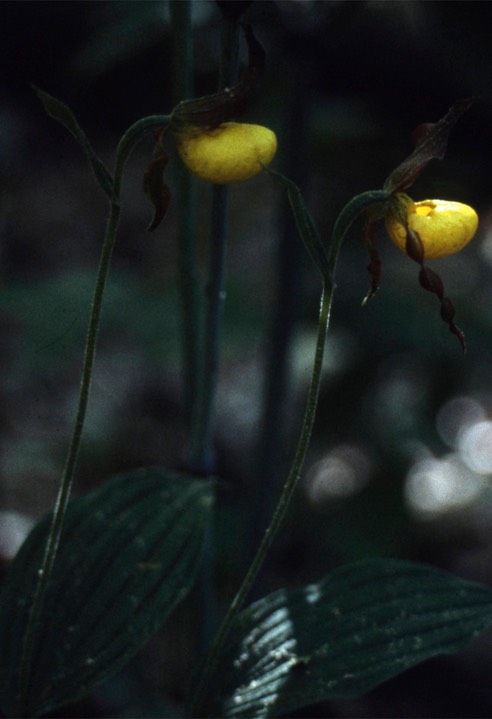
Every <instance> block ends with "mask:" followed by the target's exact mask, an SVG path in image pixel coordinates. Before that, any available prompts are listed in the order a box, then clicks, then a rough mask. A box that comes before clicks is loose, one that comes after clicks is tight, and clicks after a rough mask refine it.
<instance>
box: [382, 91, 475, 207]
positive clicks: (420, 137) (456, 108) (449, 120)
mask: <svg viewBox="0 0 492 719" xmlns="http://www.w3.org/2000/svg"><path fill="white" fill-rule="evenodd" d="M472 103H473V100H472V99H470V98H468V99H466V100H458V102H455V103H454V105H453V106H452V107H451V108H450V109H449V110H448V112H447V113H446V114H445V115H444V117H442V118H441V119H440V120H439V121H438V122H426V123H423V124H422V125H419V126H418V127H417V128H416V130H414V132H413V135H412V138H413V140H414V142H415V149H414V151H413V152H412V154H411V155H409V156H408V157H407V158H406V159H405V160H404V161H403V162H402V163H401V164H400V165H398V167H397V168H396V169H395V170H393V172H392V173H391V174H390V176H389V177H388V178H387V180H386V182H385V183H384V189H385V190H387V191H388V192H391V193H394V192H401V191H402V190H405V189H406V188H407V187H410V186H411V185H413V183H414V182H415V180H416V179H417V177H418V176H419V175H420V173H421V172H422V170H423V169H424V168H425V167H426V166H427V165H428V164H429V162H430V161H431V160H442V159H443V157H444V153H445V152H446V146H447V144H448V138H449V135H450V133H451V130H452V129H453V127H454V126H455V124H456V123H457V122H458V120H459V119H460V117H461V116H462V115H463V113H464V112H466V110H468V108H469V107H470V106H471V104H472Z"/></svg>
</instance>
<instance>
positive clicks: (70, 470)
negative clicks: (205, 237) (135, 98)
mask: <svg viewBox="0 0 492 719" xmlns="http://www.w3.org/2000/svg"><path fill="white" fill-rule="evenodd" d="M168 122H169V117H168V116H166V115H161V116H150V117H147V118H143V119H142V120H139V121H138V122H137V123H135V124H134V125H132V127H130V129H129V130H128V131H127V132H126V133H125V135H124V136H123V137H122V139H121V141H120V143H119V145H118V151H117V159H116V168H115V174H114V191H113V197H112V200H111V211H110V215H109V219H108V222H107V226H106V233H105V236H104V241H103V247H102V251H101V257H100V260H99V267H98V271H97V277H96V284H95V288H94V294H93V298H92V305H91V312H90V318H89V325H88V329H87V336H86V343H85V350H84V359H83V367H82V377H81V382H80V391H79V401H78V406H77V412H76V416H75V424H74V429H73V433H72V438H71V441H70V444H69V448H68V453H67V458H66V461H65V467H64V470H63V474H62V477H61V480H60V487H59V490H58V495H57V498H56V502H55V507H54V510H53V516H52V521H51V526H50V529H49V533H48V538H47V542H46V547H45V550H44V554H43V559H42V562H41V566H40V567H39V569H38V581H37V583H36V586H35V589H34V595H33V599H32V604H31V608H30V611H29V617H28V621H27V626H26V631H25V634H24V638H23V645H22V654H21V659H20V664H19V694H18V701H17V712H16V716H19V717H22V716H26V715H28V711H27V710H28V706H27V702H28V690H29V680H30V676H31V670H32V660H33V651H34V640H35V634H36V630H37V627H38V624H39V618H40V614H41V610H42V608H43V601H44V597H45V593H46V588H47V586H48V582H49V579H50V575H51V572H52V570H53V566H54V563H55V557H56V552H57V549H58V544H59V542H60V536H61V532H62V528H63V521H64V518H65V513H66V510H67V505H68V501H69V499H70V493H71V489H72V485H73V477H74V473H75V467H76V464H77V458H78V454H79V449H80V441H81V438H82V431H83V428H84V422H85V416H86V412H87V404H88V401H89V395H90V388H91V380H92V370H93V367H94V358H95V354H96V345H97V336H98V333H99V325H100V320H101V312H102V306H103V299H104V290H105V287H106V280H107V278H108V273H109V266H110V263H111V256H112V253H113V247H114V243H115V239H116V233H117V230H118V224H119V219H120V213H121V206H120V193H121V182H122V178H123V171H124V168H125V164H126V160H127V159H128V156H129V154H130V152H131V150H132V149H133V147H134V146H135V144H136V142H138V140H140V138H141V137H142V135H143V134H144V133H145V132H146V131H147V130H148V129H151V128H153V127H162V126H163V125H166V124H167V123H168Z"/></svg>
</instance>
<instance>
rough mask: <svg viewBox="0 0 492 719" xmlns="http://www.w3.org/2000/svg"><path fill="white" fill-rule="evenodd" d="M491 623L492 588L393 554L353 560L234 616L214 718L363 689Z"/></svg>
mask: <svg viewBox="0 0 492 719" xmlns="http://www.w3.org/2000/svg"><path fill="white" fill-rule="evenodd" d="M491 623H492V591H491V590H490V589H489V588H487V587H484V586H481V585H479V584H475V583H472V582H467V581H463V580H461V579H458V578H456V577H454V576H452V575H450V574H447V573H445V572H442V571H438V570H436V569H433V568H431V567H427V566H423V565H419V564H414V563H411V562H400V561H395V560H368V561H364V562H359V563H356V564H351V565H347V566H345V567H341V568H340V569H338V570H336V571H335V572H333V573H332V574H330V575H329V576H328V577H327V578H326V579H324V580H323V581H322V582H320V583H319V584H313V585H307V586H305V587H300V588H297V589H291V590H288V589H283V590H280V591H278V592H275V593H274V594H271V595H269V596H267V597H265V598H264V599H261V600H260V601H258V602H256V603H255V604H253V605H252V606H251V607H249V608H248V609H246V610H245V611H244V612H243V613H242V614H241V615H239V617H238V618H237V620H236V623H235V626H234V628H233V630H232V632H231V634H230V636H229V639H228V644H227V647H226V649H225V651H224V655H223V657H222V660H221V664H220V666H219V669H218V671H217V676H218V677H220V679H219V680H216V683H213V685H212V687H211V689H210V699H209V702H210V707H209V710H208V713H207V716H223V717H271V716H276V715H277V714H280V713H285V712H288V711H292V710H294V709H296V708H299V707H302V706H306V705H308V704H312V703H314V702H318V701H323V700H329V699H334V698H342V697H353V696H357V695H360V694H363V693H364V692H366V691H369V690H370V689H372V688H374V687H376V686H377V685H379V684H381V683H382V682H384V681H385V680H387V679H389V678H391V677H393V676H396V675H397V674H400V673H401V672H402V671H404V670H405V669H408V668H409V667H411V666H413V665H415V664H418V663H420V662H422V661H424V660H426V659H429V658H430V657H434V656H436V655H440V654H453V653H455V652H458V651H460V650H461V649H463V648H464V647H465V646H466V645H467V644H468V643H469V642H470V640H471V639H473V637H475V636H477V635H478V634H479V633H480V632H481V631H482V630H483V629H484V628H485V627H487V626H488V625H490V624H491Z"/></svg>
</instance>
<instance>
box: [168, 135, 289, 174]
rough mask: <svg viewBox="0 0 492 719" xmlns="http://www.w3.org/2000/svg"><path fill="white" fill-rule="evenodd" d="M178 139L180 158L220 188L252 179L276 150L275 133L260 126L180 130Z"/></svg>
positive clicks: (195, 171)
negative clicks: (220, 186)
mask: <svg viewBox="0 0 492 719" xmlns="http://www.w3.org/2000/svg"><path fill="white" fill-rule="evenodd" d="M175 137H176V144H177V148H178V153H179V156H180V157H181V159H182V161H183V162H184V164H185V165H186V167H187V168H188V169H189V170H190V172H192V173H193V174H194V175H196V176H197V177H200V178H201V179H202V180H208V182H213V183H215V184H217V185H228V184H229V183H231V182H240V181H241V180H247V179H249V178H250V177H253V176H254V175H256V174H258V173H259V172H260V171H261V166H262V165H268V164H269V163H270V162H271V161H272V159H273V157H274V155H275V152H276V151H277V138H276V135H275V133H274V132H272V130H270V129H268V127H262V126H261V125H249V124H246V123H238V122H224V123H222V124H221V125H219V126H218V127H216V128H214V129H213V130H205V129H202V128H200V129H198V128H189V129H186V130H181V131H179V132H176V133H175Z"/></svg>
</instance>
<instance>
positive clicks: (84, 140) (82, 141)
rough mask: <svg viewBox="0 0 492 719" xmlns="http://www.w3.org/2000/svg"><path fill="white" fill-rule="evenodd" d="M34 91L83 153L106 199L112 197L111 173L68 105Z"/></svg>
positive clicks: (48, 95) (45, 93)
mask: <svg viewBox="0 0 492 719" xmlns="http://www.w3.org/2000/svg"><path fill="white" fill-rule="evenodd" d="M34 91H35V93H36V95H37V96H38V97H39V99H40V100H41V102H42V103H43V105H44V109H45V110H46V112H47V113H48V115H49V116H50V117H52V118H53V119H54V120H58V122H60V123H61V124H62V125H63V126H64V127H65V128H66V129H67V130H68V131H69V132H70V133H71V134H72V135H73V136H74V137H75V139H76V140H77V142H78V143H79V145H80V146H81V148H82V150H83V151H84V154H85V156H86V158H87V160H88V162H89V165H90V166H91V168H92V171H93V172H94V175H95V177H96V179H97V181H98V183H99V185H100V186H101V188H102V189H103V190H104V192H105V193H106V194H107V195H108V197H112V195H113V178H112V176H111V173H110V172H109V170H108V169H107V167H106V165H105V164H104V163H103V162H102V160H100V159H99V157H98V156H97V155H96V152H95V150H94V148H93V147H92V145H91V143H90V142H89V139H88V137H87V135H86V134H85V132H84V131H83V130H82V128H81V127H80V125H79V123H78V122H77V118H76V117H75V115H74V114H73V112H72V110H71V109H70V108H69V107H68V105H65V103H64V102H62V101H61V100H58V99H57V98H56V97H53V95H50V94H48V93H47V92H44V90H40V88H39V87H34Z"/></svg>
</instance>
